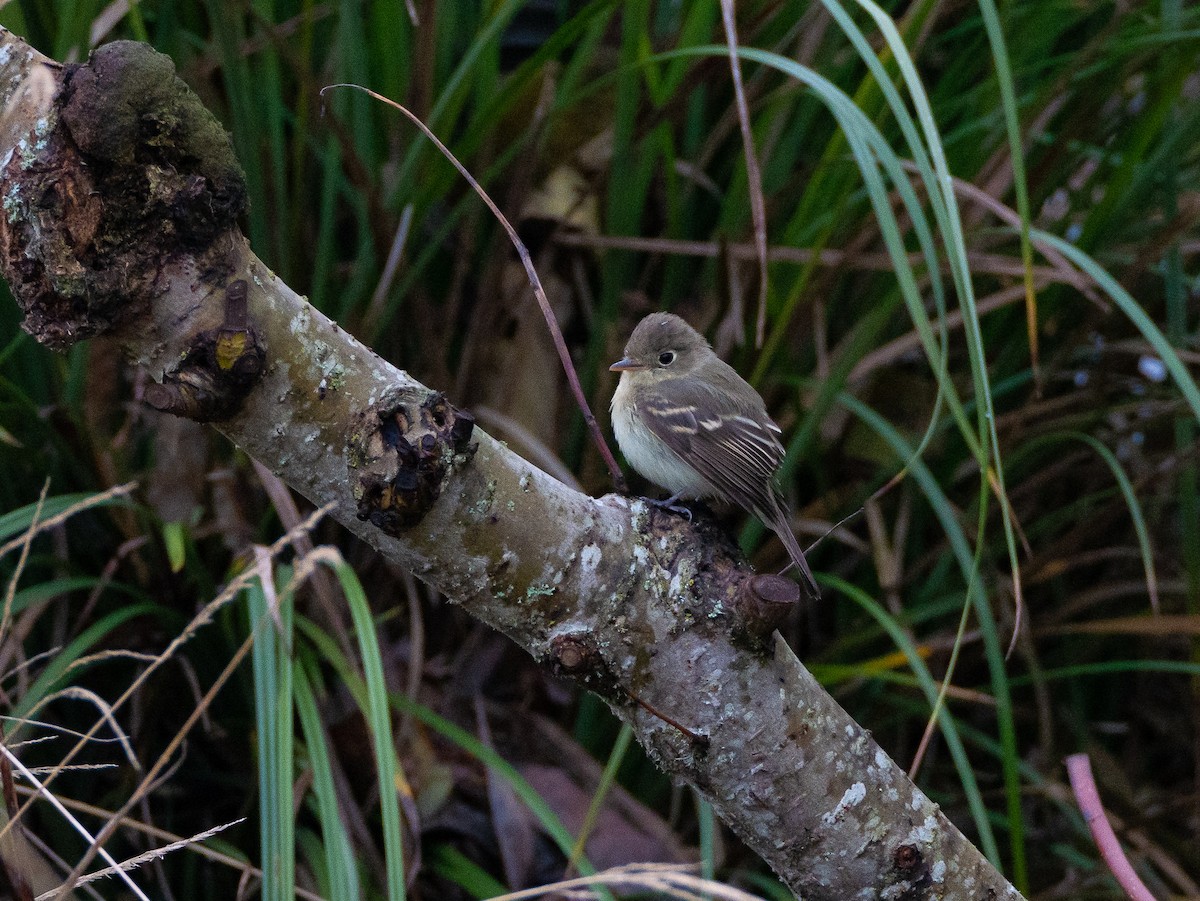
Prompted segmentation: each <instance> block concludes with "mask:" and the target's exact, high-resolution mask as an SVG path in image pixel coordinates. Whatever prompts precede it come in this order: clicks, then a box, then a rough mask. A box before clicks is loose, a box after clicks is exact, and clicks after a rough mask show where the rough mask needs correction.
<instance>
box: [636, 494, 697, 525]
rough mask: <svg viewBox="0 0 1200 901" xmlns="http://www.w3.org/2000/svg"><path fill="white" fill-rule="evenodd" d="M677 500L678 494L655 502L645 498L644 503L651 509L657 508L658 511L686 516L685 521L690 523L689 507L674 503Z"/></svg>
mask: <svg viewBox="0 0 1200 901" xmlns="http://www.w3.org/2000/svg"><path fill="white" fill-rule="evenodd" d="M678 500H679V495H678V494H673V495H671V496H670V497H669V498H667V499H666V500H661V501H656V500H654V499H653V498H649V497H648V498H646V503H648V504H649V505H650V506H652V507H658V509H660V510H669V511H671V512H672V513H675V514H677V515H679V516H686V517H687V521H688V522H691V521H692V511H691V509H690V508H689V507H687V506H685V505H683V504H680V503H676V502H677V501H678Z"/></svg>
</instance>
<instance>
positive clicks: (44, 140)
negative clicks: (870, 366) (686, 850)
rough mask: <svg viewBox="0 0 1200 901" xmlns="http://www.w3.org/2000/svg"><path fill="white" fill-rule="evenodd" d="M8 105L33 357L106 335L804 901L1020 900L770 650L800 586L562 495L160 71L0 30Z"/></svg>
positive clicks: (14, 260)
mask: <svg viewBox="0 0 1200 901" xmlns="http://www.w3.org/2000/svg"><path fill="white" fill-rule="evenodd" d="M0 103H2V104H3V107H2V109H0V154H2V155H4V160H5V161H4V164H3V171H2V173H0V195H2V196H3V203H4V210H5V214H6V215H5V216H4V217H3V220H2V221H0V267H2V269H3V274H4V277H5V278H6V279H7V280H8V282H9V284H10V285H11V287H12V289H13V293H14V295H15V296H16V298H17V300H18V302H19V303H20V305H21V307H22V308H23V310H24V311H25V323H24V326H25V328H26V329H27V330H29V331H30V332H31V333H32V334H34V335H35V336H36V337H37V338H38V340H40V341H42V342H44V343H47V344H49V345H51V346H54V347H60V348H61V347H66V346H69V345H70V344H72V343H73V342H75V341H77V340H80V339H81V338H86V337H90V336H93V335H101V334H104V335H109V336H111V337H113V338H115V339H116V341H117V342H119V344H120V346H121V347H122V348H123V349H124V351H125V352H126V353H127V354H128V355H129V356H130V357H131V358H132V359H133V360H134V361H135V362H137V363H138V364H139V365H141V366H144V367H146V368H147V369H148V370H149V371H150V373H151V374H152V375H153V377H154V378H155V379H156V381H159V384H157V385H156V386H155V387H154V388H153V390H151V391H148V392H147V399H148V400H149V401H150V402H151V403H152V404H153V405H154V406H156V407H158V408H159V409H163V410H168V411H170V412H173V413H177V414H180V415H184V416H188V417H190V418H193V419H196V420H199V421H207V422H212V423H213V424H214V425H215V427H216V428H218V429H219V430H220V431H221V432H223V433H224V434H225V435H227V436H228V437H229V438H230V440H232V441H234V442H235V443H236V444H237V445H238V446H239V447H241V448H243V449H244V450H246V451H247V452H248V453H249V454H251V455H252V456H253V457H255V458H256V459H257V460H259V461H261V462H262V463H264V464H265V465H267V466H268V467H270V468H271V469H272V471H274V472H275V473H276V474H278V475H279V476H280V477H281V478H282V479H283V480H284V481H286V482H287V483H288V484H289V485H291V486H292V487H293V488H295V489H296V490H297V491H299V492H300V493H302V494H303V495H305V496H306V497H307V498H308V499H309V500H311V501H312V502H313V503H314V504H317V505H326V504H329V505H332V513H331V515H332V516H333V517H334V518H335V519H337V520H338V521H340V522H341V523H342V524H343V525H345V526H346V527H347V528H348V529H350V530H351V531H352V532H354V533H355V534H356V535H358V536H359V537H361V538H363V539H364V540H366V541H367V542H369V543H370V544H371V545H372V546H374V547H375V548H377V549H378V550H379V551H380V553H382V554H385V555H386V556H387V557H388V558H390V559H392V560H395V561H396V562H398V563H400V564H402V565H403V566H406V567H408V568H409V569H411V570H412V571H413V572H414V573H416V574H417V575H418V576H419V577H421V578H422V579H424V580H425V581H427V582H428V583H429V584H431V585H433V586H434V587H435V588H437V589H438V590H439V591H441V592H443V593H444V594H445V595H446V596H447V597H448V598H450V599H451V600H452V601H454V602H456V603H459V604H461V605H463V606H464V607H465V608H466V609H468V610H469V611H470V612H471V613H472V614H473V615H474V616H477V617H478V618H480V619H482V620H484V621H485V622H487V623H489V624H490V625H492V626H494V627H495V628H497V629H499V630H501V631H503V632H504V633H505V634H507V635H509V636H510V637H511V638H512V639H513V640H514V641H516V642H517V643H518V644H520V645H521V646H522V647H524V648H525V649H526V650H527V651H528V652H529V653H530V654H532V655H533V656H534V657H535V658H536V659H537V660H539V661H541V662H543V663H545V664H547V665H550V666H552V667H554V668H555V669H556V670H557V671H559V672H561V673H563V674H565V675H569V676H571V677H573V678H575V679H576V680H578V681H579V682H580V683H582V684H583V685H585V686H587V687H588V688H589V689H591V690H593V691H595V692H597V693H598V694H600V695H601V696H602V697H604V699H605V700H606V701H607V702H608V703H609V704H610V706H611V707H612V708H613V710H614V711H615V712H616V713H617V714H618V715H619V716H620V717H621V718H622V719H624V720H626V721H627V722H629V723H631V724H632V725H633V727H634V729H635V731H636V734H637V736H638V739H639V740H640V741H641V742H642V744H643V745H644V746H645V748H646V749H647V751H648V752H649V753H650V755H651V756H652V757H653V758H654V759H655V760H656V761H657V762H658V764H659V765H660V766H661V767H662V768H663V770H664V771H666V772H667V773H669V774H670V775H671V776H672V777H674V778H676V779H678V780H681V781H684V782H687V783H690V784H692V785H694V786H696V787H697V788H698V789H699V790H700V791H701V792H702V793H703V794H704V795H705V796H706V797H707V798H709V799H710V800H711V801H712V803H713V806H714V808H715V809H716V810H717V812H718V813H719V814H720V816H721V817H722V818H723V819H724V820H725V821H726V822H728V823H729V824H730V825H731V826H732V827H733V829H734V830H735V831H736V832H737V833H738V834H739V835H740V836H741V837H742V838H743V839H744V840H745V841H746V842H747V843H748V844H749V845H750V846H751V847H753V848H754V849H755V850H756V851H757V852H758V853H760V854H761V855H762V856H763V857H764V858H765V859H766V860H767V861H768V862H769V863H770V864H771V865H772V866H773V867H774V868H775V870H776V871H777V872H778V873H779V874H780V876H781V877H782V878H783V879H784V881H785V882H786V883H787V884H788V885H789V886H790V887H791V888H792V889H793V890H794V891H796V892H798V893H802V894H803V896H804V897H805V898H812V899H838V901H841V899H847V898H912V899H915V898H964V899H965V898H972V899H975V898H1001V897H1005V898H1017V897H1019V895H1018V894H1017V892H1016V891H1015V890H1014V889H1013V888H1012V887H1011V886H1010V885H1008V883H1007V882H1005V880H1004V879H1003V878H1002V877H1001V876H1000V875H999V873H997V872H996V870H995V869H994V868H993V867H992V866H991V865H990V864H989V863H988V862H987V861H986V860H985V859H984V858H983V856H982V855H981V854H980V853H979V852H978V851H977V850H976V849H975V848H974V847H973V846H972V845H971V844H970V843H969V842H968V841H967V840H966V839H965V838H964V837H963V836H962V835H961V834H960V833H959V832H958V830H957V829H955V828H954V826H953V825H952V824H951V823H950V822H949V821H948V820H947V819H946V817H945V816H944V815H943V814H942V812H941V811H940V810H939V809H938V808H937V806H936V805H934V804H933V803H931V802H930V801H929V799H928V798H926V797H925V795H924V794H923V793H922V792H921V791H920V790H919V789H917V788H916V787H915V786H914V785H912V783H911V782H909V780H908V779H907V777H906V776H905V775H904V773H903V771H902V770H901V769H900V768H898V767H897V766H896V765H895V764H894V763H893V762H892V761H891V760H890V759H889V758H888V757H887V755H886V754H884V752H883V751H882V750H881V749H880V748H879V747H878V746H877V745H876V744H875V743H874V742H873V741H872V740H871V738H870V736H869V735H868V733H867V732H866V731H865V730H863V729H862V728H861V727H859V726H858V725H857V724H856V723H854V721H853V720H851V719H850V717H849V716H848V715H847V714H846V713H845V712H844V711H843V710H842V709H841V708H840V707H839V706H838V705H837V704H836V703H835V702H834V701H833V699H832V698H830V697H829V695H828V694H826V693H825V692H824V691H823V690H822V689H821V687H820V686H819V685H818V684H817V683H816V681H815V680H814V679H813V678H812V676H811V675H809V673H808V672H807V671H806V670H805V669H804V667H803V666H801V664H800V663H799V661H798V660H797V659H796V658H795V656H794V655H793V654H792V652H791V651H790V649H788V647H787V646H786V645H785V644H784V643H783V641H782V639H780V638H778V636H774V637H772V636H771V632H772V628H773V625H774V622H775V617H776V615H777V611H778V609H779V608H780V606H781V605H782V606H783V608H784V609H786V606H787V604H788V603H789V602H792V601H794V600H795V598H796V597H797V594H798V593H797V592H796V590H795V586H794V585H793V584H792V583H789V582H783V581H782V580H779V579H778V578H776V577H771V576H755V575H754V573H753V572H752V571H751V570H750V569H749V568H748V566H747V565H746V564H745V562H744V560H743V559H742V558H741V556H740V555H739V554H738V552H737V549H736V548H735V547H734V546H733V545H732V544H731V542H730V541H729V540H728V538H727V537H726V536H725V535H724V534H723V533H721V532H720V531H719V530H717V529H715V528H713V527H711V526H706V525H705V524H703V523H698V524H697V525H692V524H689V523H685V522H682V521H681V520H680V519H679V518H678V517H672V516H669V515H667V514H663V513H661V512H660V511H657V510H654V509H651V508H649V507H647V506H646V505H645V504H643V503H642V502H640V501H636V500H634V501H630V500H628V499H626V498H621V497H617V496H612V495H610V496H606V497H602V498H598V499H595V498H590V497H586V496H584V495H582V494H580V493H578V492H576V491H573V490H571V489H569V488H567V487H566V486H564V485H562V484H561V483H559V482H557V481H555V480H554V479H553V478H551V477H550V476H548V475H546V474H545V473H543V472H541V471H540V470H538V469H536V468H535V467H533V466H532V465H530V464H529V463H527V462H526V461H525V460H522V459H521V458H520V457H518V456H517V455H516V454H514V453H512V452H511V451H509V450H508V449H507V448H506V447H504V445H502V444H500V443H499V442H497V441H495V440H493V439H492V438H491V437H490V436H488V435H487V434H485V433H484V432H482V431H481V430H479V429H476V428H474V427H473V426H474V424H473V421H472V420H471V418H470V417H469V416H468V415H467V414H465V413H463V412H462V411H459V410H456V409H455V408H454V407H453V406H452V405H451V404H450V403H449V402H447V400H446V399H445V398H444V397H443V396H442V395H441V394H439V393H437V392H435V391H433V390H431V389H429V388H427V387H425V386H424V385H421V384H419V383H418V382H416V381H414V380H413V379H411V378H410V377H409V376H408V375H407V374H406V373H405V372H403V371H400V370H397V369H395V368H393V367H391V366H390V365H388V364H387V363H386V362H385V361H383V360H381V359H380V358H379V357H377V356H376V355H375V354H374V353H372V352H371V351H370V350H369V349H368V348H367V347H365V346H363V345H362V344H360V343H359V342H358V341H356V340H355V339H354V337H353V336H351V335H348V334H347V333H345V332H344V331H342V330H341V329H340V328H339V327H338V325H337V324H336V323H334V322H331V321H330V320H329V319H327V318H326V317H325V316H323V315H322V314H321V313H320V312H318V311H316V310H314V309H313V308H312V307H311V306H309V305H308V304H307V303H306V302H305V301H304V299H303V298H301V297H298V296H297V295H296V294H295V293H294V292H293V291H292V290H291V289H289V288H288V286H287V285H285V284H283V282H281V281H280V280H279V279H278V278H276V277H275V276H274V274H273V273H272V272H271V271H270V269H268V268H267V267H266V266H265V265H264V264H263V263H262V262H261V261H259V260H258V259H257V258H256V257H255V256H254V255H253V254H252V253H251V252H250V250H249V247H248V245H247V242H246V240H245V238H244V237H243V236H242V235H241V233H240V232H239V231H238V229H237V227H236V219H237V217H238V215H239V214H240V213H241V211H242V208H243V205H244V202H245V201H244V198H245V192H244V187H243V185H242V181H241V176H240V170H238V168H237V164H236V161H235V160H234V159H233V154H232V151H231V149H230V147H229V144H228V141H227V139H226V135H225V133H224V131H223V129H221V127H220V125H219V124H218V123H217V122H216V120H215V119H213V118H212V117H211V115H210V114H208V113H207V111H205V110H204V109H203V107H202V106H201V105H200V103H199V101H198V100H197V99H196V98H195V96H194V95H192V94H191V92H190V91H188V90H187V88H186V87H185V86H184V85H183V84H182V82H180V81H179V80H178V79H177V78H175V76H174V71H173V67H172V66H171V63H170V60H169V59H167V58H166V57H164V56H161V55H160V54H157V53H155V52H153V51H152V50H150V49H149V48H148V47H145V46H143V45H139V44H134V43H130V42H118V43H114V44H109V45H106V46H105V47H102V48H100V49H99V50H97V51H96V52H95V53H94V54H93V55H92V57H91V59H90V60H89V62H88V63H87V64H86V65H85V66H59V65H58V64H57V63H53V62H51V61H49V60H46V59H45V58H44V57H42V56H40V55H39V54H37V53H36V52H35V51H33V50H31V49H30V48H29V47H28V46H27V45H25V44H24V43H23V42H22V41H21V40H20V39H18V38H16V37H14V36H13V35H12V34H10V33H8V32H0ZM408 325H409V326H410V327H411V328H414V329H417V330H419V329H420V328H421V324H420V323H409V324H408ZM673 724H677V725H673Z"/></svg>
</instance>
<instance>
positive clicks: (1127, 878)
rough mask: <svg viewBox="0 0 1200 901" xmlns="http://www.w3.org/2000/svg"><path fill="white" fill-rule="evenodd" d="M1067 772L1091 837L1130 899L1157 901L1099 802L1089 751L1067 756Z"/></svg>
mask: <svg viewBox="0 0 1200 901" xmlns="http://www.w3.org/2000/svg"><path fill="white" fill-rule="evenodd" d="M1067 775H1068V776H1069V777H1070V779H1071V790H1072V791H1073V792H1074V793H1075V801H1076V803H1078V804H1079V810H1080V812H1081V813H1082V814H1083V819H1084V821H1085V822H1086V823H1087V824H1088V828H1089V829H1091V830H1092V838H1093V839H1095V840H1096V847H1097V848H1099V849H1100V856H1101V857H1102V858H1103V859H1104V863H1105V864H1106V865H1107V866H1108V869H1109V872H1111V873H1112V874H1113V877H1114V878H1115V879H1116V880H1117V884H1118V885H1120V886H1121V888H1122V889H1123V890H1124V892H1125V894H1127V895H1128V896H1129V897H1130V899H1131V901H1155V899H1154V896H1153V895H1152V894H1150V889H1148V888H1146V885H1145V883H1143V882H1142V880H1141V879H1140V878H1139V877H1138V874H1137V873H1135V872H1134V871H1133V865H1132V864H1131V863H1130V862H1129V858H1128V857H1126V856H1125V852H1124V851H1122V850H1121V843H1120V842H1119V841H1117V834H1116V833H1115V832H1113V827H1112V823H1110V822H1109V821H1108V817H1107V816H1105V814H1104V805H1103V804H1102V803H1101V802H1100V793H1099V792H1098V791H1097V790H1096V780H1095V778H1094V777H1093V776H1092V762H1091V759H1090V758H1089V757H1088V756H1087V755H1086V754H1072V755H1071V756H1070V757H1068V758H1067Z"/></svg>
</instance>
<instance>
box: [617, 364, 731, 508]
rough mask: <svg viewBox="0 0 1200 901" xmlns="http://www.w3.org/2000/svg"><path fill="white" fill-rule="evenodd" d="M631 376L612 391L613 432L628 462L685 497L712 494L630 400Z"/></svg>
mask: <svg viewBox="0 0 1200 901" xmlns="http://www.w3.org/2000/svg"><path fill="white" fill-rule="evenodd" d="M631 401H632V399H631V398H630V396H629V385H628V379H626V378H624V377H622V378H621V381H620V383H619V384H618V385H617V390H616V391H615V392H613V399H612V426H613V434H614V435H615V436H616V438H617V444H618V445H619V446H620V448H621V453H623V454H624V455H625V459H626V460H628V461H629V465H630V466H632V467H633V468H634V469H636V470H637V471H638V472H639V473H641V474H642V475H643V476H644V477H645V478H647V479H649V480H650V481H651V482H653V483H654V484H655V485H661V486H662V487H663V488H665V489H667V491H669V492H670V493H671V494H673V495H678V496H679V497H684V498H702V497H713V496H715V495H716V494H717V493H718V492H716V491H715V490H714V489H713V487H712V485H710V484H709V483H708V481H707V480H706V479H704V478H703V477H702V476H701V475H700V474H699V473H698V472H696V470H694V469H692V467H690V466H688V465H687V464H686V463H684V462H683V461H682V460H680V459H679V457H678V456H676V455H675V453H674V451H672V450H671V449H670V448H669V447H668V446H667V445H666V443H665V442H664V441H663V440H662V439H661V438H659V437H658V436H657V435H655V434H654V433H653V432H652V431H650V429H649V427H647V426H646V425H645V424H644V423H643V422H642V421H641V414H640V413H638V411H637V407H636V405H635V404H634V403H632V402H631Z"/></svg>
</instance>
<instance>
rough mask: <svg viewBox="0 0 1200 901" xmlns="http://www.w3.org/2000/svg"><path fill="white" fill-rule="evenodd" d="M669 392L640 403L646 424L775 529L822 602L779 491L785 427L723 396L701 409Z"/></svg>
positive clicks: (712, 395) (723, 493)
mask: <svg viewBox="0 0 1200 901" xmlns="http://www.w3.org/2000/svg"><path fill="white" fill-rule="evenodd" d="M663 387H664V388H667V390H662V389H661V388H660V390H659V391H657V392H655V393H654V394H652V395H650V396H646V397H643V398H641V399H640V400H639V401H638V408H639V410H640V412H641V413H642V420H643V421H644V422H645V423H646V424H647V426H648V427H649V428H650V430H651V431H652V432H653V433H654V434H655V435H656V436H657V437H658V438H660V439H661V440H662V441H663V443H664V444H666V445H667V447H668V448H670V450H671V452H672V453H674V454H675V456H677V457H679V459H680V460H682V461H683V462H684V463H686V464H687V465H688V466H690V467H691V468H692V469H694V470H695V471H696V472H698V473H699V474H700V475H701V476H702V477H703V478H704V479H705V481H707V482H708V483H709V484H710V485H711V486H712V487H713V488H714V489H716V490H717V492H719V493H720V495H721V496H722V497H723V498H724V499H725V500H728V501H732V502H733V503H735V504H738V505H739V506H740V507H742V508H743V509H746V510H749V511H750V512H751V513H753V514H754V515H755V516H757V517H758V518H759V519H761V520H762V521H763V522H764V523H765V524H766V525H767V526H769V527H770V528H771V529H772V530H773V531H774V532H775V533H776V534H777V535H778V536H779V539H780V540H781V541H782V542H783V545H784V547H785V548H786V549H787V552H788V556H789V557H791V559H792V562H793V563H795V564H796V568H797V569H798V570H799V573H800V580H801V584H802V585H803V586H804V590H805V591H806V592H807V594H808V596H809V597H810V598H813V599H814V600H815V599H818V598H820V597H821V590H820V589H819V588H818V587H817V582H816V580H815V579H814V578H813V574H812V570H811V569H810V568H809V566H808V561H807V560H805V559H804V551H803V550H801V548H800V543H799V542H798V541H797V540H796V536H795V535H794V534H793V533H792V529H791V525H790V524H789V522H788V515H787V511H786V510H785V509H784V507H783V500H782V498H781V497H780V495H779V491H778V489H777V488H776V486H775V472H776V470H778V469H779V467H780V465H781V464H782V463H783V456H784V450H783V445H782V444H780V442H779V434H780V430H779V426H777V425H776V424H775V423H774V422H773V421H772V420H771V417H769V416H768V415H767V413H766V410H762V411H754V412H753V413H752V414H751V415H747V414H746V413H745V412H744V411H739V410H738V409H737V408H736V407H734V406H733V404H731V403H729V402H728V401H727V400H726V399H725V398H726V395H724V394H722V393H720V392H716V391H713V392H710V393H708V394H706V395H705V396H704V397H703V400H700V402H699V403H697V400H698V399H697V398H685V397H682V396H673V395H672V392H671V391H670V390H669V387H668V386H663ZM701 410H703V412H701Z"/></svg>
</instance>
